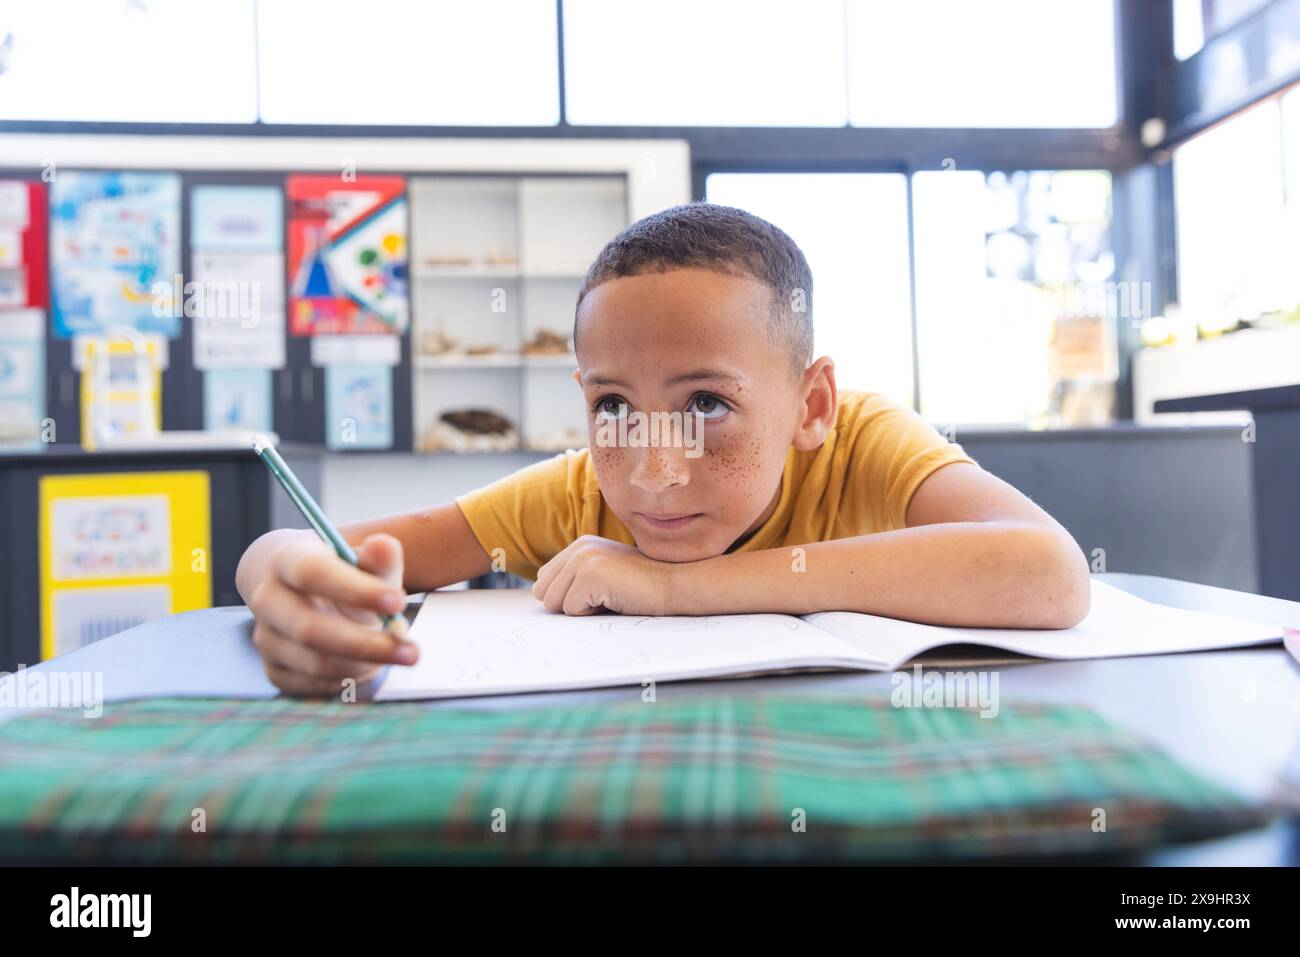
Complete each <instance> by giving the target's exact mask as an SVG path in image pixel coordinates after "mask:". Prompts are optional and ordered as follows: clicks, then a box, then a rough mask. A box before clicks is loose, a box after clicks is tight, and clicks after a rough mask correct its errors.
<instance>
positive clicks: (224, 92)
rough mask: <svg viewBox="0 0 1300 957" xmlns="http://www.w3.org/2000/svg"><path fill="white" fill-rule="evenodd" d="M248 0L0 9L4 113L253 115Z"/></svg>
mask: <svg viewBox="0 0 1300 957" xmlns="http://www.w3.org/2000/svg"><path fill="white" fill-rule="evenodd" d="M253 48H254V45H253V3H252V0H41V2H39V3H8V4H5V5H4V6H2V7H0V50H4V51H5V52H3V54H0V56H2V57H3V61H4V67H3V69H2V70H0V119H4V120H61V121H67V122H85V123H96V122H99V123H252V122H254V121H255V120H256V119H257V86H256V84H257V69H256V65H255V63H254V55H253Z"/></svg>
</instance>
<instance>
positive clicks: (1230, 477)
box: [319, 426, 1258, 591]
mask: <svg viewBox="0 0 1300 957" xmlns="http://www.w3.org/2000/svg"><path fill="white" fill-rule="evenodd" d="M957 440H958V441H959V442H961V444H962V445H963V446H964V447H965V448H966V450H967V451H968V452H970V454H971V455H972V456H974V458H975V459H976V460H977V461H978V462H979V463H980V464H981V465H982V466H984V467H985V468H986V469H988V470H989V471H991V472H993V473H994V474H995V475H997V476H999V477H1001V478H1002V479H1004V480H1006V481H1008V482H1010V483H1011V484H1012V485H1015V486H1016V487H1017V488H1019V489H1021V490H1022V491H1024V492H1025V493H1026V494H1028V495H1029V496H1030V497H1031V498H1033V499H1034V501H1036V502H1038V503H1039V504H1040V505H1042V506H1043V507H1044V508H1046V509H1047V510H1048V511H1049V512H1051V513H1052V514H1053V515H1055V516H1056V517H1057V519H1058V520H1060V521H1061V522H1062V524H1064V525H1065V527H1066V528H1068V529H1069V530H1070V532H1071V534H1073V535H1074V536H1075V538H1076V539H1077V540H1078V542H1079V544H1080V546H1081V547H1082V548H1083V549H1084V551H1085V552H1087V553H1088V554H1089V555H1090V556H1092V553H1093V550H1094V549H1098V548H1101V549H1104V550H1105V563H1106V570H1107V571H1122V572H1136V573H1140V574H1147V575H1164V576H1168V577H1171V578H1179V579H1183V580H1186V581H1194V582H1202V583H1205V584H1210V585H1219V586H1221V587H1225V588H1237V589H1242V590H1245V591H1254V590H1255V589H1256V587H1257V582H1258V577H1257V574H1256V568H1255V537H1254V517H1253V513H1252V508H1253V504H1254V503H1253V497H1252V494H1251V491H1250V489H1251V475H1250V449H1251V446H1250V445H1249V444H1248V443H1246V442H1243V441H1242V439H1241V430H1240V429H1239V428H1236V427H1207V428H1148V429H1144V428H1137V427H1125V426H1116V427H1113V428H1103V429H1086V430H1085V429H1068V430H1061V431H1053V432H1028V431H1025V430H1016V431H983V430H981V431H973V430H972V431H965V432H961V433H959V434H958V435H957ZM545 457H546V456H545V455H542V454H527V453H512V454H500V455H490V454H483V455H409V454H383V453H379V454H365V455H356V454H352V455H347V454H337V453H335V454H328V453H327V454H325V455H324V457H323V458H322V459H321V467H320V473H319V481H320V482H321V494H322V495H323V504H324V506H325V508H326V510H327V511H328V512H329V514H330V515H331V516H333V517H334V518H335V519H336V520H337V521H340V522H350V521H355V520H358V519H363V518H370V517H373V516H375V515H379V514H383V513H385V512H393V511H402V510H406V509H415V508H421V507H425V506H428V505H429V504H431V503H436V502H445V501H450V500H451V499H452V497H454V496H455V495H458V494H460V493H461V492H465V491H469V490H470V489H472V488H476V487H478V486H480V485H485V484H487V483H488V482H491V481H493V480H494V479H496V478H499V477H500V476H502V475H505V474H508V473H509V472H511V471H513V470H514V469H517V468H520V467H521V466H523V465H526V464H528V463H530V462H535V461H538V460H540V459H542V458H545ZM380 477H382V483H381V482H380V481H379V479H380ZM377 489H382V493H380V492H378V491H377Z"/></svg>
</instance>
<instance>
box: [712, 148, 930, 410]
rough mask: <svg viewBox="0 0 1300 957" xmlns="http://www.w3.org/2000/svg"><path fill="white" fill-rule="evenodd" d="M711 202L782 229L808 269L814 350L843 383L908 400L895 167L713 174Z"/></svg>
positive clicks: (902, 232)
mask: <svg viewBox="0 0 1300 957" xmlns="http://www.w3.org/2000/svg"><path fill="white" fill-rule="evenodd" d="M706 188H707V192H708V198H709V200H710V201H712V202H715V203H723V204H726V205H729V206H739V207H741V208H742V209H747V210H749V211H750V212H752V213H754V214H755V215H757V216H762V217H763V218H764V219H766V220H768V221H770V222H772V223H774V224H776V225H777V226H779V227H780V228H781V229H783V230H785V231H786V232H787V233H789V234H790V236H791V237H792V238H793V239H794V241H795V242H796V243H798V244H799V247H800V248H801V249H802V250H803V252H804V255H805V256H807V257H808V263H809V265H810V266H811V268H812V273H813V296H812V307H813V324H814V329H815V330H816V354H817V355H818V356H821V355H829V356H830V357H831V358H832V359H834V360H835V374H836V380H837V381H838V383H839V385H840V387H841V388H843V389H866V390H869V391H872V392H881V393H883V394H885V395H887V396H889V397H890V398H892V399H895V400H897V401H899V402H901V403H903V404H904V405H907V406H911V405H912V311H911V292H910V289H909V280H908V258H909V254H908V242H907V181H906V180H905V179H904V177H903V176H902V174H899V173H771V174H767V173H714V174H712V175H710V176H709V178H708V180H707V183H706Z"/></svg>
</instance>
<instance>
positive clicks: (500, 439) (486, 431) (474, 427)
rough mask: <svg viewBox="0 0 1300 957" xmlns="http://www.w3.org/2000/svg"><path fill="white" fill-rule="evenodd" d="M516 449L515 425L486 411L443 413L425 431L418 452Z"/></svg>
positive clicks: (516, 432)
mask: <svg viewBox="0 0 1300 957" xmlns="http://www.w3.org/2000/svg"><path fill="white" fill-rule="evenodd" d="M517 448H519V432H518V430H517V429H516V428H515V424H514V423H513V422H511V421H510V420H509V419H507V418H506V417H505V416H503V415H500V414H498V413H496V412H493V411H491V410H490V409H459V410H453V411H451V412H444V413H443V414H442V415H441V416H439V417H438V421H437V422H434V423H433V424H432V425H430V426H429V428H428V429H426V430H425V432H424V435H423V436H422V437H421V441H420V449H421V450H422V451H425V452H434V451H449V452H508V451H511V450H513V449H517Z"/></svg>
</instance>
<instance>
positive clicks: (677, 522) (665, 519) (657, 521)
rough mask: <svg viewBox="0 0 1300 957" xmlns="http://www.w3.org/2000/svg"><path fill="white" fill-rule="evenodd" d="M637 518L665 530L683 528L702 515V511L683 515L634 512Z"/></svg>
mask: <svg viewBox="0 0 1300 957" xmlns="http://www.w3.org/2000/svg"><path fill="white" fill-rule="evenodd" d="M633 514H635V515H636V516H637V517H638V518H640V519H642V520H643V521H644V522H645V523H646V524H647V525H649V526H651V527H652V528H662V529H665V530H668V529H674V528H685V527H686V526H687V525H689V524H691V522H693V521H695V520H696V519H697V518H699V517H700V516H702V515H703V514H704V513H703V512H694V513H690V514H683V515H654V514H651V513H649V512H634V513H633Z"/></svg>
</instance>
